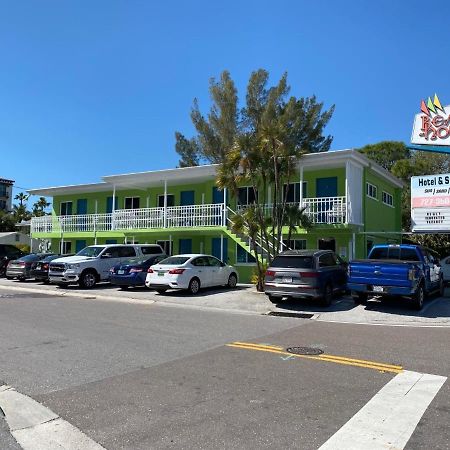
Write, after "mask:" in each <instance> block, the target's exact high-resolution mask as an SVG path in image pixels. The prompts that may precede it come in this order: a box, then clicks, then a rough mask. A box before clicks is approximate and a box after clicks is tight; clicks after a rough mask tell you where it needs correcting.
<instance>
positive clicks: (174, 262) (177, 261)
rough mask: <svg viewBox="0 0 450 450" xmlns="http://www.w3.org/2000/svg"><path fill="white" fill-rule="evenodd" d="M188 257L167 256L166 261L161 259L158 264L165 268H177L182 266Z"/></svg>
mask: <svg viewBox="0 0 450 450" xmlns="http://www.w3.org/2000/svg"><path fill="white" fill-rule="evenodd" d="M189 259H190V257H187V256H169V257H168V258H166V259H163V260H162V261H160V262H159V264H164V265H166V266H179V265H181V264H184V263H185V262H186V261H187V260H189Z"/></svg>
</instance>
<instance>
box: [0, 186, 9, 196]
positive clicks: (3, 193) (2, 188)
mask: <svg viewBox="0 0 450 450" xmlns="http://www.w3.org/2000/svg"><path fill="white" fill-rule="evenodd" d="M7 192H8V191H7V190H6V185H4V184H0V197H6V194H7Z"/></svg>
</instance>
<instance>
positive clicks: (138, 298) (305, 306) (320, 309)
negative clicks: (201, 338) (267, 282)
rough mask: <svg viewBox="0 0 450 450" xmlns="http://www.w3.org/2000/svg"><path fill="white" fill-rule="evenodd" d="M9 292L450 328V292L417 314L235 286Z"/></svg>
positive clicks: (373, 303) (27, 286)
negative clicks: (277, 296)
mask: <svg viewBox="0 0 450 450" xmlns="http://www.w3.org/2000/svg"><path fill="white" fill-rule="evenodd" d="M1 289H13V290H18V291H22V292H33V293H43V294H50V295H54V296H57V297H58V296H59V297H81V298H83V299H85V300H91V301H118V302H130V303H139V302H142V303H144V304H145V303H158V304H159V305H163V306H169V307H170V306H177V307H188V308H200V309H214V310H223V311H227V312H236V313H244V314H270V315H280V316H293V317H301V318H307V319H311V320H316V321H324V322H338V323H361V324H372V325H392V326H430V327H447V326H450V288H447V289H446V293H445V296H444V297H436V296H434V297H431V298H429V299H428V300H427V301H426V303H425V306H424V307H423V309H422V310H421V311H414V310H413V309H411V308H410V307H409V304H408V301H407V300H406V299H392V300H390V301H383V302H381V301H380V300H377V299H372V300H370V301H369V302H368V304H367V305H355V304H354V302H353V300H352V298H351V297H350V296H348V295H347V296H340V297H336V298H334V299H333V303H332V305H331V306H330V307H324V306H321V305H320V304H318V303H317V302H315V301H313V300H307V299H304V300H295V301H283V302H281V303H278V304H277V305H273V304H272V303H271V302H270V301H269V300H268V299H267V297H266V295H264V294H263V293H259V292H256V289H255V288H254V286H251V285H242V284H241V285H238V287H237V288H236V289H226V288H211V289H204V290H202V291H200V292H199V293H198V294H197V295H189V294H188V293H186V292H183V291H168V292H166V293H165V294H159V293H157V292H155V291H152V290H149V289H147V288H134V289H129V290H127V291H122V290H120V289H118V288H117V287H115V286H112V285H110V284H109V283H102V284H99V285H98V286H96V287H95V288H94V289H89V290H86V289H80V288H79V287H78V286H73V287H72V286H70V287H68V288H65V289H63V288H60V287H58V286H54V285H46V284H43V283H39V282H35V281H33V280H29V281H25V282H23V281H16V280H6V279H4V278H0V290H1Z"/></svg>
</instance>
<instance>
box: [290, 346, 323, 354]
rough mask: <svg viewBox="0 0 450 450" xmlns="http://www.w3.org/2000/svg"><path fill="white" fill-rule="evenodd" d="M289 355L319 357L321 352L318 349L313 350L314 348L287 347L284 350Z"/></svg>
mask: <svg viewBox="0 0 450 450" xmlns="http://www.w3.org/2000/svg"><path fill="white" fill-rule="evenodd" d="M286 351H287V352H289V353H295V354H296V355H310V356H314V355H321V354H322V353H323V350H321V349H320V348H314V347H288V348H287V349H286Z"/></svg>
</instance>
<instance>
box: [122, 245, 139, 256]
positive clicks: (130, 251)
mask: <svg viewBox="0 0 450 450" xmlns="http://www.w3.org/2000/svg"><path fill="white" fill-rule="evenodd" d="M133 256H136V250H135V249H134V247H119V258H132V257H133Z"/></svg>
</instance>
